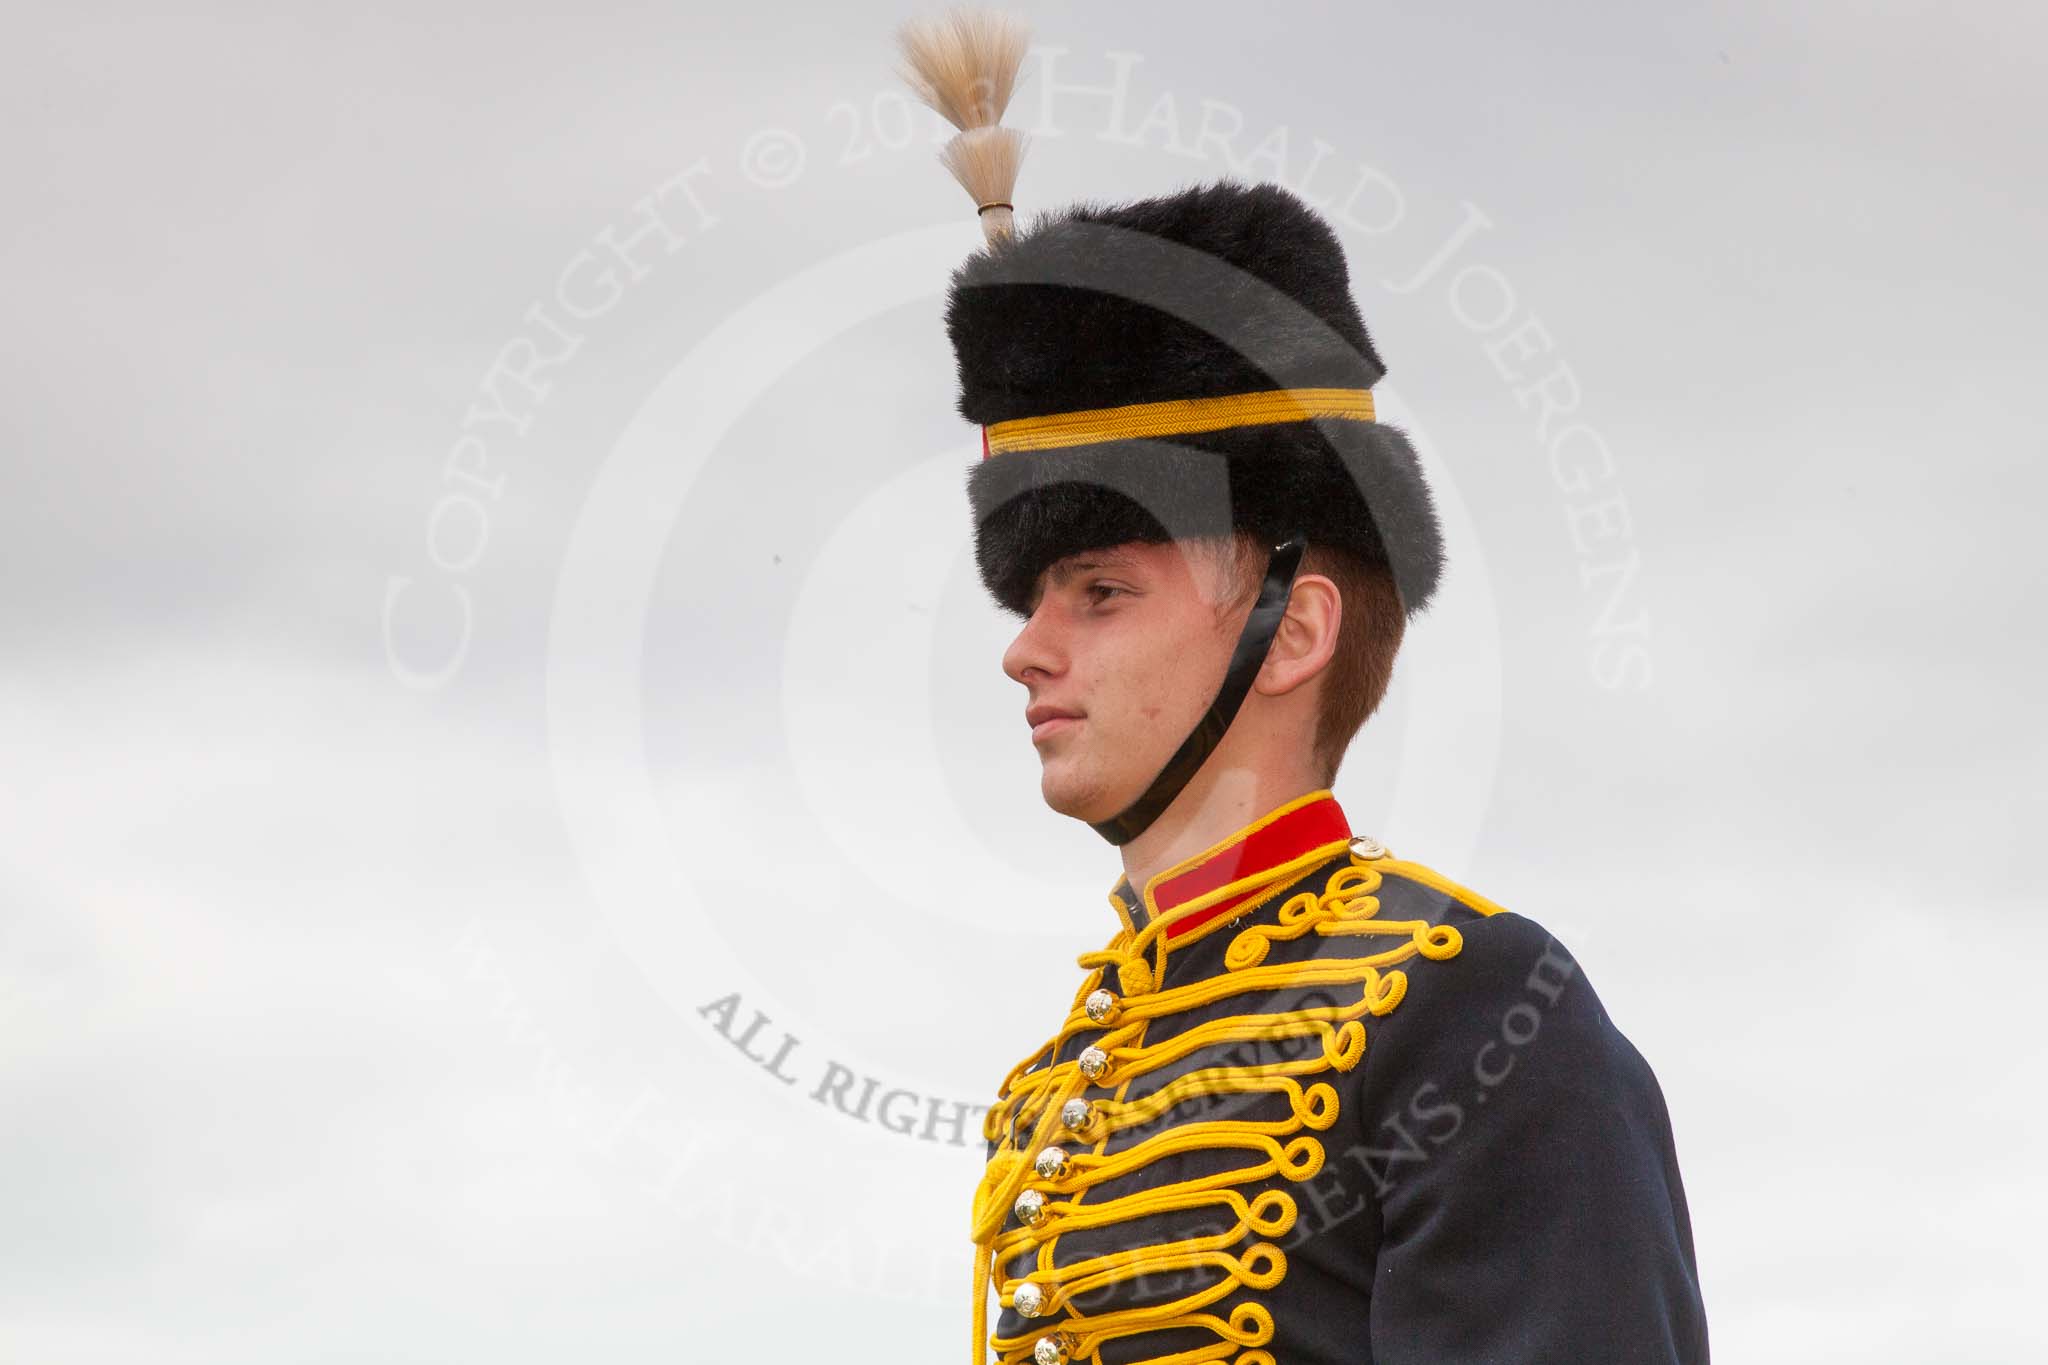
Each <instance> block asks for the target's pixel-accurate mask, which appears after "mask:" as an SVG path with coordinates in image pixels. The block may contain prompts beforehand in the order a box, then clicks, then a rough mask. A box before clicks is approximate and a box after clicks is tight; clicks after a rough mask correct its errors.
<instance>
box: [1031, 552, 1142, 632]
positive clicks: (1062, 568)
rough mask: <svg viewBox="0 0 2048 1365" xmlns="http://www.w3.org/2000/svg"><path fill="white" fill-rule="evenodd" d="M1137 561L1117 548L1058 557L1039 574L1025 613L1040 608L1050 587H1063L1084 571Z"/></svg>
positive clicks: (1129, 566) (1123, 565) (1122, 566)
mask: <svg viewBox="0 0 2048 1365" xmlns="http://www.w3.org/2000/svg"><path fill="white" fill-rule="evenodd" d="M1135 563H1136V561H1135V560H1133V559H1132V558H1131V556H1130V555H1128V554H1124V553H1122V552H1121V551H1117V550H1084V551H1081V552H1079V553H1077V554H1071V555H1068V556H1067V557H1066V558H1065V559H1056V560H1054V561H1053V562H1052V563H1051V564H1048V565H1047V566H1046V567H1045V570H1044V572H1043V573H1041V574H1040V575H1039V580H1038V584H1037V585H1036V586H1035V587H1033V588H1032V590H1031V597H1030V599H1029V600H1028V601H1027V602H1026V603H1025V607H1024V614H1025V615H1026V616H1029V615H1030V614H1031V613H1032V612H1034V611H1036V610H1037V609H1038V603H1039V600H1040V599H1041V598H1043V597H1044V596H1045V594H1046V591H1047V590H1048V589H1052V588H1063V587H1065V586H1066V585H1067V584H1069V583H1071V582H1073V581H1074V579H1075V578H1077V577H1079V576H1080V575H1082V574H1084V573H1089V572H1091V571H1093V570H1095V569H1129V568H1131V567H1132V566H1133V565H1134V564H1135Z"/></svg>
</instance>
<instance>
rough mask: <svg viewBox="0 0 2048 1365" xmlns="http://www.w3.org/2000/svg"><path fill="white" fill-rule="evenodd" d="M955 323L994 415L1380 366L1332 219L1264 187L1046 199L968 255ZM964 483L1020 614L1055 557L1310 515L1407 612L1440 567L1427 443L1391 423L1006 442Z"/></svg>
mask: <svg viewBox="0 0 2048 1365" xmlns="http://www.w3.org/2000/svg"><path fill="white" fill-rule="evenodd" d="M946 328H947V332H948V334H949V335H950V337H951V339H952V343H953V349H954V355H955V358H956V360H957V361H958V365H959V373H960V399H959V410H960V414H961V415H962V416H963V417H965V418H966V419H967V420H968V421H970V422H975V423H978V424H981V425H984V426H990V425H994V424H996V423H999V422H1006V421H1010V420H1013V419H1016V418H1021V417H1038V416H1044V415H1047V414H1051V413H1063V412H1073V411H1078V410H1082V409H1094V408H1108V407H1118V406H1122V405H1125V404H1133V403H1152V402H1160V401H1164V400H1169V399H1187V398H1212V397H1220V396H1224V395H1229V394H1238V393H1249V392H1256V391H1263V390H1272V389H1280V388H1346V389H1369V388H1371V387H1372V385H1373V384H1375V383H1376V382H1378V380H1379V379H1380V377H1381V376H1382V375H1383V374H1385V373H1386V366H1385V365H1384V364H1382V363H1381V361H1380V358H1379V354H1378V352H1376V351H1375V350H1374V349H1373V344H1372V338H1371V337H1370V336H1368V335H1367V333H1366V329H1365V323H1364V321H1363V319H1361V318H1360V316H1359V313H1358V308H1357V305H1356V304H1355V303H1354V302H1353V301H1352V298H1351V289H1350V282H1349V278H1348V275H1347V272H1346V269H1345V264H1344V253H1343V249H1342V247H1341V246H1340V244H1339V243H1338V240H1337V237H1336V234H1335V233H1334V232H1332V231H1331V230H1330V227H1329V225H1328V224H1327V223H1325V222H1324V221H1323V220H1322V218H1321V217H1320V216H1318V215H1317V214H1316V212H1315V211H1314V210H1312V209H1311V208H1309V207H1308V205H1306V204H1305V203H1303V202H1302V201H1301V200H1300V199H1299V198H1298V197H1297V196H1295V195H1294V194H1292V193H1290V192H1289V191H1287V190H1286V189H1284V188H1282V187H1280V186H1278V185H1272V184H1255V185H1245V184H1241V183H1238V182H1234V181H1230V180H1221V181H1217V182H1215V183H1213V184H1209V185H1200V186H1196V187H1193V188H1190V189H1187V190H1183V191H1181V192H1179V193H1176V194H1170V195H1164V196H1160V197H1157V198H1151V199H1142V200H1137V201H1134V202H1130V203H1125V204H1117V205H1104V204H1096V203H1085V202H1084V203H1081V204H1076V205H1073V206H1070V207H1068V208H1065V209H1060V210H1054V211H1050V212H1047V213H1043V214H1041V215H1039V216H1038V217H1037V218H1036V219H1035V220H1034V221H1032V222H1031V223H1030V224H1029V225H1028V227H1026V228H1025V229H1024V230H1022V231H1019V232H1017V233H1016V234H1015V235H1014V236H1009V237H1005V238H1002V239H1001V240H998V241H996V242H993V243H991V244H990V245H989V246H988V247H986V248H985V249H983V250H981V251H978V252H976V253H975V254H974V255H973V256H971V257H969V258H968V259H967V261H966V262H965V263H963V264H962V265H961V266H960V267H959V268H958V269H957V270H956V271H955V272H954V274H953V278H952V282H951V287H950V290H949V292H948V296H947V302H946ZM968 498H969V502H970V503H971V505H972V508H973V512H974V517H975V526H976V531H975V558H976V561H977V563H978V566H979V568H980V571H981V577H982V581H983V583H984V584H985V585H986V586H987V588H988V590H989V592H990V594H991V595H992V596H993V597H994V598H995V599H996V601H997V602H998V603H1000V604H1001V605H1002V606H1003V607H1005V608H1007V609H1008V610H1010V611H1013V612H1016V613H1018V614H1022V613H1023V612H1024V611H1025V608H1026V605H1027V603H1028V601H1029V598H1030V594H1031V589H1032V586H1033V584H1034V583H1035V582H1036V581H1037V578H1038V575H1039V573H1040V571H1042V570H1043V569H1044V568H1045V567H1046V566H1047V565H1049V564H1051V563H1052V562H1053V561H1055V560H1057V559H1060V558H1062V557H1064V556H1066V555H1069V554H1073V553H1075V552H1077V551H1080V550H1088V549H1100V548H1103V547H1105V546H1109V545H1118V544H1123V543H1125V542H1128V541H1153V542H1163V541H1167V540H1174V539H1184V538H1188V537H1192V536H1202V535H1218V534H1224V533H1227V532H1229V531H1231V530H1248V531H1252V532H1254V533H1256V534H1259V535H1261V536H1268V537H1273V538H1282V537H1285V536H1287V535H1289V534H1292V533H1294V532H1297V531H1298V532H1300V533H1301V534H1303V535H1305V536H1306V537H1307V538H1308V541H1309V543H1310V544H1311V545H1316V544H1323V545H1333V546H1341V547H1343V548H1345V549H1349V550H1352V551H1355V552H1356V553H1357V554H1359V555H1360V556H1361V557H1363V558H1364V559H1365V560H1366V561H1367V562H1368V563H1373V564H1383V565H1386V566H1388V567H1389V568H1390V569H1391V570H1392V572H1393V576H1394V581H1395V583H1396V585H1397V586H1398V588H1399V589H1400V593H1401V598H1402V602H1403V604H1404V606H1405V608H1406V610H1407V611H1408V613H1409V614H1410V615H1413V614H1414V613H1415V612H1417V611H1419V610H1421V609H1422V607H1423V606H1424V605H1425V604H1426V603H1427V602H1428V601H1429V599H1430V596H1431V594H1432V593H1433V592H1434V591H1435V589H1436V585H1437V580H1438V578H1439V576H1440V575H1441V572H1442V567H1443V539H1442V533H1441V531H1440V529H1439V527H1438V524H1437V517H1436V511H1435V508H1434V505H1433V503H1432V501H1431V498H1430V493H1429V488H1428V486H1427V485H1426V484H1425V482H1424V481H1423V477H1422V471H1421V468H1420V466H1419V464H1418V462H1417V459H1416V455H1415V451H1414V448H1413V447H1412V446H1411V445H1410V444H1409V442H1408V440H1407V438H1406V437H1405V436H1404V435H1403V434H1402V433H1401V432H1400V431H1399V430H1398V429H1396V428H1394V427H1391V426H1388V425H1386V424H1385V423H1383V422H1377V421H1357V420H1351V419H1345V418H1318V419H1315V420H1309V421H1293V422H1272V423H1267V424H1264V425H1258V426H1238V427H1231V428H1228V429H1225V430H1220V431H1209V432H1200V433H1194V434H1182V435H1174V436H1171V437H1165V438H1142V439H1140V438H1129V439H1117V440H1109V441H1100V442H1097V443H1094V444H1088V445H1078V446H1069V447H1066V448H1061V449H1046V450H1012V451H1007V452H1002V453H998V454H995V455H993V456H991V457H989V458H985V459H983V460H982V461H981V462H980V463H979V464H978V465H976V466H975V467H974V469H973V471H972V473H971V474H970V476H969V478H968Z"/></svg>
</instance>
